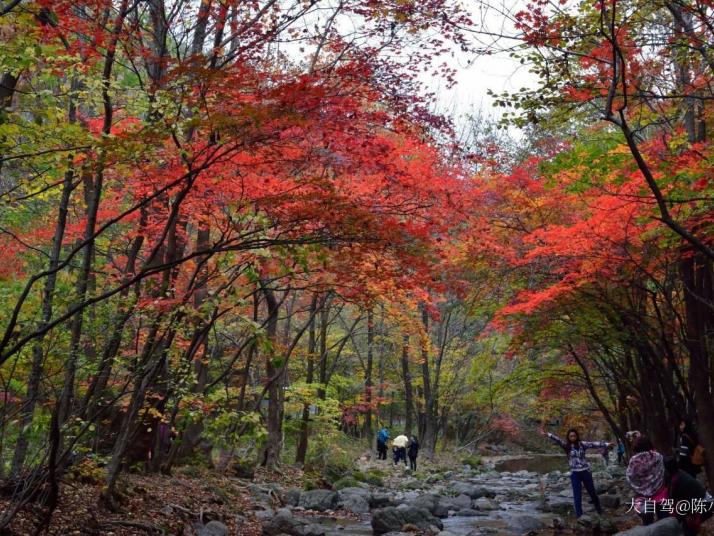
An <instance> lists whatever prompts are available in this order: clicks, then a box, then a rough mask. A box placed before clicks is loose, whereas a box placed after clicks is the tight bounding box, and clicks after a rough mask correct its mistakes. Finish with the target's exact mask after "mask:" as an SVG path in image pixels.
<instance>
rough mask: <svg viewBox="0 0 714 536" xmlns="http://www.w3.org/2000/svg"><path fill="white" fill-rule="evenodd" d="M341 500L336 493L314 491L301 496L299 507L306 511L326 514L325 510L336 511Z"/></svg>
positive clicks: (323, 490)
mask: <svg viewBox="0 0 714 536" xmlns="http://www.w3.org/2000/svg"><path fill="white" fill-rule="evenodd" d="M339 499H340V498H339V495H338V494H337V492H336V491H332V490H329V489H314V490H312V491H304V492H302V493H301V494H300V500H299V501H298V506H301V507H302V508H305V510H317V511H319V512H324V511H325V510H334V509H335V508H337V502H338V501H339Z"/></svg>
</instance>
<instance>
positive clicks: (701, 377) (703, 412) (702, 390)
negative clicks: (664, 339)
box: [680, 251, 714, 486]
mask: <svg viewBox="0 0 714 536" xmlns="http://www.w3.org/2000/svg"><path fill="white" fill-rule="evenodd" d="M680 269H681V273H682V281H683V283H684V302H685V318H686V341H685V343H686V345H687V349H688V350H689V381H690V383H691V386H692V393H693V394H694V403H695V406H696V411H697V425H698V428H699V440H700V442H701V444H702V446H704V448H706V449H707V453H708V456H706V458H705V460H706V465H705V468H706V471H707V476H708V478H709V483H710V486H711V485H714V405H713V404H712V389H711V386H712V381H713V380H714V369H713V367H712V365H711V354H712V352H711V337H712V334H713V333H714V315H713V314H712V309H711V304H712V303H714V302H713V301H712V300H713V299H714V286H713V283H714V281H713V279H714V278H713V277H712V263H711V261H709V260H708V259H706V258H705V257H704V256H703V255H701V254H699V253H695V252H692V251H688V252H685V254H684V256H683V259H682V261H681V264H680Z"/></svg>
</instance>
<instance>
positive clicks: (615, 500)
mask: <svg viewBox="0 0 714 536" xmlns="http://www.w3.org/2000/svg"><path fill="white" fill-rule="evenodd" d="M599 499H600V504H601V505H602V507H603V508H612V509H615V508H617V507H618V506H620V497H618V496H617V495H609V494H607V495H600V496H599Z"/></svg>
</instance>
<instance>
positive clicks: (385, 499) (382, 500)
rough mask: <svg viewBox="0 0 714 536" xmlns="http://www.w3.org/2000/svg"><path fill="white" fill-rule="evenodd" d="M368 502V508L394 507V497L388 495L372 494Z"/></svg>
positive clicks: (382, 493)
mask: <svg viewBox="0 0 714 536" xmlns="http://www.w3.org/2000/svg"><path fill="white" fill-rule="evenodd" d="M343 491H344V490H343ZM368 500H369V507H370V508H386V507H387V506H395V504H394V497H393V496H392V495H390V494H389V493H384V492H376V493H373V494H372V495H371V496H370V497H369V499H368Z"/></svg>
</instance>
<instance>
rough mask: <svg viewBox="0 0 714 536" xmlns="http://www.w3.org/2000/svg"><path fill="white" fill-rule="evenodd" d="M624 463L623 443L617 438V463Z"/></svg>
mask: <svg viewBox="0 0 714 536" xmlns="http://www.w3.org/2000/svg"><path fill="white" fill-rule="evenodd" d="M623 463H625V444H624V443H623V442H622V441H621V440H619V439H618V440H617V464H618V465H622V464H623Z"/></svg>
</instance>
